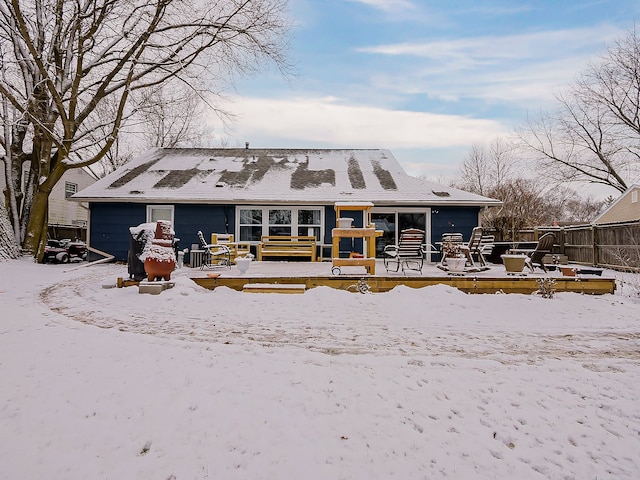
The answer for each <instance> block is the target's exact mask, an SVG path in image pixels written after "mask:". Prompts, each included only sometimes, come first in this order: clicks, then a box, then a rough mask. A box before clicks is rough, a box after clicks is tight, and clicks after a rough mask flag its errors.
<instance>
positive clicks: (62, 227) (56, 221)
mask: <svg viewBox="0 0 640 480" xmlns="http://www.w3.org/2000/svg"><path fill="white" fill-rule="evenodd" d="M95 181H96V179H95V177H94V176H93V175H91V174H89V173H88V172H86V171H85V170H84V169H82V168H73V169H70V170H67V171H66V172H65V173H64V175H63V176H62V179H61V180H60V181H59V182H58V183H57V184H56V186H55V187H53V189H52V190H51V194H50V195H49V236H50V237H52V238H71V239H76V238H80V239H83V240H84V239H86V232H87V222H88V220H89V209H88V205H87V204H86V203H84V202H77V201H70V200H69V199H70V198H71V197H72V196H73V195H74V194H76V193H77V192H79V191H80V190H82V189H84V188H86V187H88V186H89V185H91V184H93V183H94V182H95Z"/></svg>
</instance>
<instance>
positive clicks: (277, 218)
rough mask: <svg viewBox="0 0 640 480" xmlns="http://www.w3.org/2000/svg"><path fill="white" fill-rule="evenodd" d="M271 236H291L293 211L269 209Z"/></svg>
mask: <svg viewBox="0 0 640 480" xmlns="http://www.w3.org/2000/svg"><path fill="white" fill-rule="evenodd" d="M269 235H291V210H289V209H279V210H271V209H269Z"/></svg>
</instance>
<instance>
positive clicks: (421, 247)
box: [382, 228, 433, 273]
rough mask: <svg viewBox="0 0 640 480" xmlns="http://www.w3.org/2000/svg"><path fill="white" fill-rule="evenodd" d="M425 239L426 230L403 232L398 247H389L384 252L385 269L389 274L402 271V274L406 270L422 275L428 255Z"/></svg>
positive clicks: (408, 229)
mask: <svg viewBox="0 0 640 480" xmlns="http://www.w3.org/2000/svg"><path fill="white" fill-rule="evenodd" d="M424 239H425V234H424V230H420V229H417V228H407V229H406V230H402V232H400V240H399V241H398V245H387V246H386V247H384V250H383V252H382V256H383V260H384V268H386V269H387V272H389V271H393V272H397V271H398V270H400V269H402V273H404V272H405V270H415V271H417V272H420V273H422V266H423V265H424V256H425V255H426V253H427V248H426V245H425V244H424ZM431 250H433V249H431Z"/></svg>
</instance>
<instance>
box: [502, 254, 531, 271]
mask: <svg viewBox="0 0 640 480" xmlns="http://www.w3.org/2000/svg"><path fill="white" fill-rule="evenodd" d="M500 258H502V263H503V264H504V268H505V270H506V271H507V273H508V274H519V273H522V270H524V265H525V262H526V260H527V257H526V256H525V255H500Z"/></svg>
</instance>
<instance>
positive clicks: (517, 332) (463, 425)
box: [0, 258, 640, 480]
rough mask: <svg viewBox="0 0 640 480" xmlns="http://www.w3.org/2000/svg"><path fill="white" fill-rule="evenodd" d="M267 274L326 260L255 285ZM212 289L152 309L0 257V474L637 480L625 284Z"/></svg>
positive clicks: (88, 277) (128, 296)
mask: <svg viewBox="0 0 640 480" xmlns="http://www.w3.org/2000/svg"><path fill="white" fill-rule="evenodd" d="M276 266H278V267H279V268H281V269H280V270H279V271H280V274H289V275H300V274H304V272H305V271H306V272H307V274H308V272H309V270H308V269H309V268H310V267H312V266H313V267H315V268H320V269H322V268H324V269H325V274H326V275H329V271H330V267H331V264H330V263H327V262H322V263H320V262H313V263H310V262H292V263H286V262H254V264H253V265H251V266H250V267H249V270H248V272H247V275H258V276H259V275H265V274H267V275H268V274H270V273H273V272H274V270H275V268H276ZM282 268H284V270H282ZM350 268H360V269H362V267H350ZM501 269H502V266H501V265H495V266H493V267H492V270H493V275H500V273H499V270H501ZM430 270H434V271H437V272H440V270H438V269H437V268H435V267H434V266H433V265H430V266H429V267H428V268H425V275H426V274H428V272H429V271H430ZM440 273H442V272H440ZM485 273H486V272H481V273H480V274H478V275H482V274H485ZM206 274H207V272H206V271H201V270H200V269H191V268H187V267H184V268H179V269H177V270H175V271H174V272H173V273H172V276H171V279H172V281H173V282H174V283H175V286H174V287H173V288H170V289H168V290H165V291H163V292H162V293H161V294H159V295H149V294H140V293H139V292H138V288H137V287H135V286H131V287H126V288H114V287H115V284H116V281H117V278H118V277H125V278H126V277H127V266H126V265H123V264H115V263H112V264H101V265H91V266H88V265H87V264H82V265H73V264H66V265H64V264H60V265H42V264H37V263H34V262H33V259H30V258H23V259H18V260H11V261H4V262H3V261H0V311H2V315H0V385H1V388H0V478H3V479H47V480H85V479H103V480H111V479H113V480H116V479H117V480H122V479H161V480H205V479H224V480H236V479H238V480H241V479H256V480H260V479H264V480H267V479H298V478H304V479H307V480H316V479H318V480H326V479H345V480H351V479H353V480H361V479H367V480H376V479H389V478H399V479H403V480H413V479H424V478H430V479H452V480H458V479H478V480H483V479H487V480H489V479H491V480H493V479H503V478H516V479H519V480H528V479H532V480H533V479H535V480H538V479H545V478H549V479H559V478H566V479H569V478H576V479H593V478H598V479H616V480H626V479H628V480H636V479H638V478H640V457H639V456H638V452H639V451H640V416H639V415H638V397H639V395H640V356H639V353H638V352H640V340H639V339H640V321H639V319H638V310H639V309H638V306H639V303H640V297H639V295H640V282H639V279H638V275H635V276H633V275H627V276H623V274H620V273H615V272H611V271H605V272H604V273H603V275H605V276H606V275H614V276H618V275H619V276H620V277H619V278H620V279H621V281H620V282H619V283H618V284H617V290H616V293H615V294H611V295H602V296H585V295H580V294H578V293H558V294H556V295H555V296H554V297H553V298H550V299H549V298H543V297H540V296H533V295H522V294H508V295H505V294H493V295H489V294H484V295H483V294H476V295H472V294H465V293H463V292H461V291H459V290H456V289H454V288H452V287H448V286H445V285H436V286H432V287H426V288H421V289H411V288H408V287H396V288H395V289H393V290H392V291H390V292H387V293H378V294H368V295H366V294H359V293H349V292H346V291H344V290H334V289H331V288H329V287H317V288H313V289H310V290H308V291H306V292H305V293H304V294H297V295H284V294H265V293H259V294H258V293H243V292H238V291H235V290H231V289H228V288H225V287H219V288H217V289H215V290H213V291H211V290H206V289H204V288H202V287H199V286H198V285H197V284H196V283H195V282H194V281H193V280H192V277H196V276H204V275H206ZM555 274H557V272H552V273H550V274H548V276H553V275H555ZM222 275H225V276H227V275H228V276H238V275H239V272H238V270H237V267H235V266H234V267H232V268H231V269H230V270H224V271H222ZM537 275H543V274H537ZM623 282H624V283H623Z"/></svg>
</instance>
